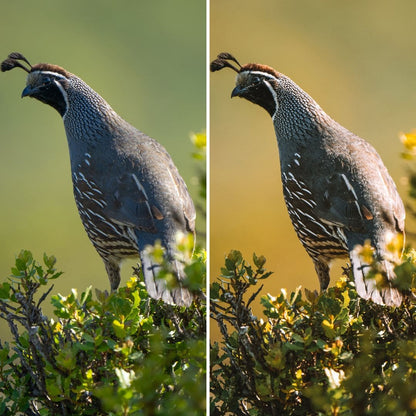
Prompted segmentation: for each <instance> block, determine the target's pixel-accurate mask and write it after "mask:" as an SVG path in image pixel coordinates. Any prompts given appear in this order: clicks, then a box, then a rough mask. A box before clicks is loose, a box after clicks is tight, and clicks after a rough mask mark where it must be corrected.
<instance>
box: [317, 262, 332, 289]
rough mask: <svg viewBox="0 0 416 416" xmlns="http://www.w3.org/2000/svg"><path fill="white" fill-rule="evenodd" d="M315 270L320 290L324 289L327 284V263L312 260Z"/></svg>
mask: <svg viewBox="0 0 416 416" xmlns="http://www.w3.org/2000/svg"><path fill="white" fill-rule="evenodd" d="M314 265H315V270H316V273H317V274H318V278H319V286H320V288H321V292H323V291H324V290H326V288H327V287H328V285H329V266H328V263H324V262H321V261H317V260H314Z"/></svg>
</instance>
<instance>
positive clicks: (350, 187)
mask: <svg viewBox="0 0 416 416" xmlns="http://www.w3.org/2000/svg"><path fill="white" fill-rule="evenodd" d="M341 177H342V179H344V182H345V185H346V187H347V189H348V190H349V191H350V192H351V193H352V194H353V195H354V198H355V199H358V198H357V194H356V193H355V191H354V188H353V187H352V185H351V183H350V181H349V180H348V179H347V177H346V176H345V175H344V174H341Z"/></svg>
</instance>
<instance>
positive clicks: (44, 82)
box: [43, 77, 52, 85]
mask: <svg viewBox="0 0 416 416" xmlns="http://www.w3.org/2000/svg"><path fill="white" fill-rule="evenodd" d="M51 81H52V79H51V78H50V77H45V78H43V85H47V84H50V83H51Z"/></svg>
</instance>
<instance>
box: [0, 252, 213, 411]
mask: <svg viewBox="0 0 416 416" xmlns="http://www.w3.org/2000/svg"><path fill="white" fill-rule="evenodd" d="M204 263H205V256H204V253H203V252H202V253H199V254H197V255H196V256H194V259H193V261H192V262H191V263H190V264H188V265H187V266H186V271H187V273H188V274H189V275H191V276H195V275H196V274H198V275H200V274H201V270H203V268H204ZM44 264H45V265H44V266H41V265H40V264H38V263H37V262H36V261H35V260H34V259H33V257H32V254H31V253H30V252H29V251H22V252H21V253H20V255H19V256H18V257H17V259H16V265H15V267H14V268H13V269H12V272H13V275H12V276H11V278H10V279H8V281H6V282H4V283H3V284H2V285H1V286H0V317H1V318H2V319H5V320H7V321H8V324H9V327H10V330H11V333H12V335H13V338H14V340H13V343H11V344H9V343H4V344H3V343H0V392H1V393H0V397H1V404H0V414H1V415H8V414H10V415H11V414H13V415H16V414H31V415H49V414H61V415H73V414H76V415H107V414H108V415H159V414H160V415H162V414H181V415H195V414H201V415H202V414H204V409H205V307H204V305H203V304H202V302H201V301H200V300H196V301H195V302H194V303H193V305H192V306H191V307H190V308H183V307H182V308H181V307H176V306H171V305H167V304H164V303H163V302H161V301H159V302H157V301H155V300H153V299H150V298H149V297H148V294H147V292H146V289H145V286H144V284H143V282H141V281H139V279H137V278H135V277H132V278H131V280H130V281H129V282H128V283H127V285H126V286H125V287H123V288H120V289H119V290H118V292H117V293H112V294H110V295H108V294H107V293H104V292H100V291H97V296H96V297H97V299H93V296H92V292H91V287H90V288H88V289H87V290H86V291H85V292H83V293H82V294H81V296H78V294H77V291H76V290H75V289H73V290H72V292H71V294H70V295H69V296H62V295H56V296H52V304H53V306H54V307H55V312H54V314H55V316H54V318H53V319H49V318H47V317H46V316H44V315H43V313H42V309H41V305H42V303H43V302H44V301H45V299H46V296H47V295H48V293H49V292H50V291H51V289H52V287H50V288H49V290H48V291H47V292H46V293H45V294H44V295H42V296H41V297H40V298H39V300H36V299H37V297H39V289H41V288H44V287H46V286H47V285H48V284H49V281H50V280H52V279H55V278H57V277H58V276H59V275H60V273H58V272H56V270H55V268H54V267H55V266H54V265H55V259H54V258H53V257H47V256H45V257H44ZM200 283H201V282H200Z"/></svg>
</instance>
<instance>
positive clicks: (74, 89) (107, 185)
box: [1, 52, 196, 307]
mask: <svg viewBox="0 0 416 416" xmlns="http://www.w3.org/2000/svg"><path fill="white" fill-rule="evenodd" d="M13 68H22V69H24V70H25V71H26V72H27V73H28V75H27V81H26V86H25V88H24V90H23V92H22V94H21V96H22V98H23V97H32V98H35V99H37V100H39V101H41V102H43V103H45V104H48V105H50V106H52V107H53V108H54V109H55V110H57V111H58V113H59V114H60V116H61V117H62V120H63V123H64V127H65V132H66V137H67V141H68V147H69V154H70V165H71V174H72V183H73V193H74V197H75V202H76V205H77V208H78V211H79V215H80V217H81V220H82V223H83V225H84V228H85V231H86V232H87V234H88V237H89V238H90V240H91V242H92V244H93V245H94V247H95V249H96V251H97V252H98V254H99V255H100V257H101V258H102V260H103V261H104V265H105V269H106V271H107V274H108V278H109V281H110V286H111V290H112V291H113V292H114V291H116V290H117V288H118V286H119V284H120V265H121V263H122V261H123V260H124V259H126V258H130V257H136V258H137V257H139V258H140V263H141V270H142V273H143V276H144V281H145V285H146V289H147V291H148V293H149V295H150V296H151V297H152V298H155V299H162V300H163V301H164V302H166V303H168V304H174V305H180V306H187V307H188V306H190V305H191V303H192V300H193V294H192V293H191V292H190V291H189V290H188V289H187V288H186V287H185V286H183V285H182V281H183V279H184V276H185V275H184V264H183V262H182V261H181V260H180V258H179V256H178V251H177V248H176V247H177V240H178V238H179V237H178V236H180V235H189V234H192V235H193V236H195V218H196V213H195V208H194V204H193V201H192V198H191V196H190V194H189V192H188V189H187V186H186V184H185V182H184V180H183V179H182V177H181V175H180V174H179V172H178V169H177V168H176V166H175V165H174V162H173V161H172V159H171V157H170V155H169V154H168V152H167V151H166V149H165V148H164V147H163V146H162V145H161V144H160V143H159V142H157V141H156V140H154V139H152V138H151V137H149V136H147V135H146V134H144V133H142V132H141V131H139V130H137V129H136V128H135V127H133V126H132V125H130V124H129V123H128V122H127V121H125V120H124V119H123V118H122V117H121V116H119V115H118V114H117V113H116V112H115V111H114V110H113V109H112V107H111V106H110V105H109V104H108V103H107V102H106V101H105V100H104V98H102V97H101V96H100V95H99V94H98V93H97V92H96V91H94V90H93V89H92V88H91V87H90V86H89V85H87V84H86V83H85V82H84V81H83V80H82V79H81V78H79V77H78V76H76V75H74V74H72V73H70V72H69V71H67V70H66V69H64V68H62V67H61V66H58V65H54V64H49V63H39V64H36V65H33V66H32V65H31V64H30V63H29V61H28V60H27V59H26V58H25V57H24V56H23V55H22V54H21V53H19V52H13V53H11V54H9V56H8V57H7V59H5V60H4V61H3V62H2V64H1V71H2V72H5V71H9V70H11V69H13ZM157 243H160V245H161V246H162V248H163V250H164V260H166V262H167V264H169V266H170V268H171V270H172V273H173V275H174V276H175V277H176V280H177V282H176V284H174V285H170V286H174V287H170V286H169V287H168V285H167V282H166V280H165V279H159V278H158V273H159V271H160V269H161V265H160V264H159V263H157V262H156V261H155V259H154V256H152V254H151V250H150V249H149V247H150V246H154V245H156V244H157Z"/></svg>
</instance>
